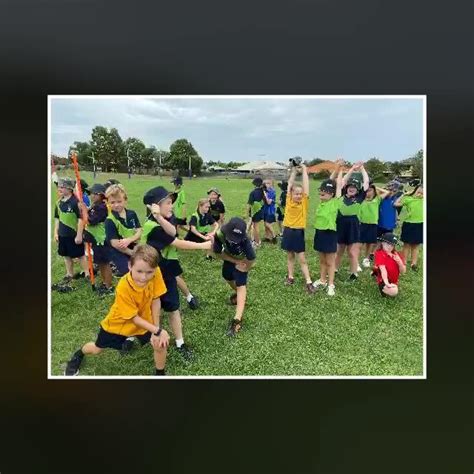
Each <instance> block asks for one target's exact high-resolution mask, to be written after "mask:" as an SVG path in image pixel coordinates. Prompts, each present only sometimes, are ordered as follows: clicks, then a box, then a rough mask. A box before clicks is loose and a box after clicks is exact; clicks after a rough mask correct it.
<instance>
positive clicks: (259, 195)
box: [248, 188, 263, 205]
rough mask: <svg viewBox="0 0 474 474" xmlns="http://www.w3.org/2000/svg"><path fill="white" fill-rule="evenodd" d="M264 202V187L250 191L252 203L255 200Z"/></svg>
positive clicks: (250, 201) (250, 202)
mask: <svg viewBox="0 0 474 474" xmlns="http://www.w3.org/2000/svg"><path fill="white" fill-rule="evenodd" d="M259 201H262V202H263V190H262V188H255V189H254V190H252V191H250V194H249V200H248V203H249V204H250V205H252V204H253V203H254V202H259Z"/></svg>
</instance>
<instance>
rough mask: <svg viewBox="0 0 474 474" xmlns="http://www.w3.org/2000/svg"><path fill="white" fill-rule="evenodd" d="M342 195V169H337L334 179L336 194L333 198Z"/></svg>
mask: <svg viewBox="0 0 474 474" xmlns="http://www.w3.org/2000/svg"><path fill="white" fill-rule="evenodd" d="M341 195H342V168H339V173H337V179H336V194H335V197H337V198H339V197H341Z"/></svg>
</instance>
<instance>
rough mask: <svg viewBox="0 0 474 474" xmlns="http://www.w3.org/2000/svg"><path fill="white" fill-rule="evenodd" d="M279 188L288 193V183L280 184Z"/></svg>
mask: <svg viewBox="0 0 474 474" xmlns="http://www.w3.org/2000/svg"><path fill="white" fill-rule="evenodd" d="M278 187H279V188H280V189H281V190H282V191H287V190H288V181H282V182H281V183H278Z"/></svg>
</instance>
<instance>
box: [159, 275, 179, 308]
mask: <svg viewBox="0 0 474 474" xmlns="http://www.w3.org/2000/svg"><path fill="white" fill-rule="evenodd" d="M163 280H164V282H165V285H166V293H165V294H164V295H162V296H160V301H161V307H162V308H163V311H166V312H167V313H171V312H173V311H178V309H179V293H178V283H177V281H176V277H175V276H172V275H166V276H165V275H163Z"/></svg>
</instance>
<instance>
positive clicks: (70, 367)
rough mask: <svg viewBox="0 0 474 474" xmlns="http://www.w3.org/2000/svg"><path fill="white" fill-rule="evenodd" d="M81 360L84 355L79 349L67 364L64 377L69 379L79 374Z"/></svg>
mask: <svg viewBox="0 0 474 474" xmlns="http://www.w3.org/2000/svg"><path fill="white" fill-rule="evenodd" d="M82 359H84V354H83V352H82V351H81V350H80V349H79V350H78V351H76V352H75V353H74V355H73V356H72V357H71V360H70V361H69V362H68V363H67V365H66V370H65V371H64V375H67V376H69V377H73V376H74V375H77V374H78V373H79V367H80V366H81V363H82Z"/></svg>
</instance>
